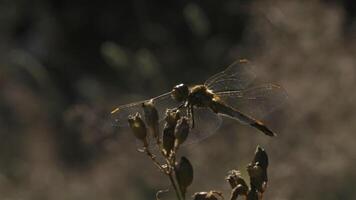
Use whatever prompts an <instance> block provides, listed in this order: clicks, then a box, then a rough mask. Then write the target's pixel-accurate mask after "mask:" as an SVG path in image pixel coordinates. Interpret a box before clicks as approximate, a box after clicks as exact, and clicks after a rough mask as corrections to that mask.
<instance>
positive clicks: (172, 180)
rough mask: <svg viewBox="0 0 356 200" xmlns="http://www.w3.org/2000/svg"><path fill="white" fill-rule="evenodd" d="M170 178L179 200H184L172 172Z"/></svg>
mask: <svg viewBox="0 0 356 200" xmlns="http://www.w3.org/2000/svg"><path fill="white" fill-rule="evenodd" d="M168 176H169V180H170V181H171V183H172V185H173V188H174V191H175V192H176V195H177V198H178V200H184V199H185V198H184V197H183V195H182V193H181V192H180V189H178V187H177V185H176V183H175V181H174V179H173V175H172V171H171V172H170V173H169V174H168ZM181 195H182V197H181Z"/></svg>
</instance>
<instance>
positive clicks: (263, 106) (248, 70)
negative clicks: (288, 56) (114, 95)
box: [111, 59, 288, 139]
mask: <svg viewBox="0 0 356 200" xmlns="http://www.w3.org/2000/svg"><path fill="white" fill-rule="evenodd" d="M255 78H256V75H255V73H254V72H253V71H252V66H251V63H250V62H249V61H247V60H245V59H244V60H238V61H235V62H234V63H233V64H231V65H230V66H229V67H227V68H226V69H225V70H224V71H222V72H220V73H217V74H215V75H213V76H212V77H210V78H209V79H208V80H206V81H205V83H204V84H197V85H191V86H188V85H186V84H178V85H176V86H175V87H174V88H173V89H172V91H170V92H167V93H165V94H162V95H159V96H157V97H154V98H152V99H148V100H144V101H140V102H135V103H131V104H127V105H122V106H119V107H117V108H116V109H114V110H113V111H112V112H111V114H112V116H113V118H114V119H115V121H116V125H117V126H125V125H126V124H127V116H128V115H129V114H134V113H136V112H139V113H142V103H144V102H146V101H152V102H153V103H154V105H155V106H156V108H157V109H158V111H159V114H160V116H164V113H165V109H167V108H175V109H179V110H184V111H185V113H186V114H187V116H189V119H191V127H192V130H195V132H196V135H195V137H196V138H197V139H202V138H205V137H207V136H209V135H210V134H212V133H214V132H215V131H216V129H217V128H218V127H219V126H220V123H221V116H227V117H230V118H232V119H234V120H237V121H239V122H241V123H242V124H246V125H249V126H251V127H254V128H256V129H258V130H259V131H261V132H263V133H264V134H266V135H268V136H274V135H275V133H274V132H273V131H272V130H271V129H270V128H268V126H266V125H265V124H264V123H263V122H262V121H260V120H261V119H262V118H263V117H265V116H266V115H267V114H269V113H270V112H272V111H273V110H275V109H276V108H278V107H279V106H280V105H282V104H283V103H284V102H285V99H286V98H287V96H288V95H287V93H286V91H285V90H284V89H283V88H282V87H281V86H279V85H277V84H273V83H267V84H262V85H258V86H251V83H252V82H253V81H254V79H255Z"/></svg>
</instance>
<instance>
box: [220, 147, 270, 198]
mask: <svg viewBox="0 0 356 200" xmlns="http://www.w3.org/2000/svg"><path fill="white" fill-rule="evenodd" d="M267 167H268V156H267V153H266V151H265V150H264V149H262V148H261V147H259V146H257V148H256V152H255V155H254V158H253V160H252V162H251V163H250V164H248V166H247V172H248V175H249V177H250V187H248V185H247V184H246V182H245V180H244V179H243V178H242V177H241V174H240V172H239V171H237V170H232V171H230V173H229V175H228V176H227V177H226V180H227V181H228V183H229V184H230V186H231V188H232V191H231V197H230V199H231V200H236V199H237V198H238V197H239V196H245V197H246V199H247V200H258V199H259V196H262V193H263V192H264V191H265V189H266V188H265V187H266V185H267Z"/></svg>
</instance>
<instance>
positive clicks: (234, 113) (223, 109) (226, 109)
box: [210, 101, 276, 136]
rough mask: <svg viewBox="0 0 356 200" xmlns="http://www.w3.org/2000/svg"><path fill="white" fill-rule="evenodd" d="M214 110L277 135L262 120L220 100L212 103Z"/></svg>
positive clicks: (266, 132) (268, 133)
mask: <svg viewBox="0 0 356 200" xmlns="http://www.w3.org/2000/svg"><path fill="white" fill-rule="evenodd" d="M210 106H211V108H212V110H214V112H216V113H220V114H223V115H226V116H228V117H231V118H233V119H236V120H238V121H240V122H242V123H245V124H248V125H250V126H252V127H254V128H256V129H258V130H260V131H261V132H263V133H264V134H266V135H268V136H276V134H275V133H274V132H273V131H272V130H271V129H269V128H268V127H267V126H266V125H265V124H263V123H262V122H260V121H259V120H256V119H254V118H253V117H250V116H248V115H246V114H244V113H242V112H240V111H238V110H236V109H234V108H232V107H230V106H228V105H226V104H224V103H222V102H220V101H213V102H212V104H211V105H210Z"/></svg>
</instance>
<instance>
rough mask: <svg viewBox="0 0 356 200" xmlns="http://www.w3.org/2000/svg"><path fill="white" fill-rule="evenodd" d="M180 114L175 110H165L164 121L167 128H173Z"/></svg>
mask: <svg viewBox="0 0 356 200" xmlns="http://www.w3.org/2000/svg"><path fill="white" fill-rule="evenodd" d="M180 117H181V116H180V112H179V110H177V109H167V110H166V117H165V120H166V122H167V125H168V126H173V127H175V126H176V124H177V121H178V120H179V119H180Z"/></svg>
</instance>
